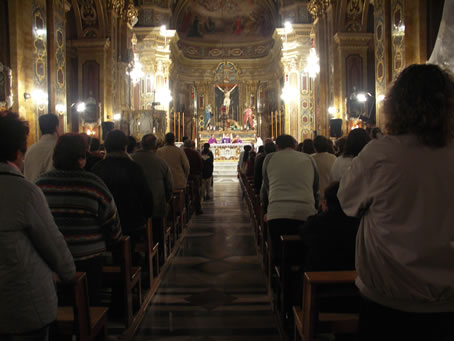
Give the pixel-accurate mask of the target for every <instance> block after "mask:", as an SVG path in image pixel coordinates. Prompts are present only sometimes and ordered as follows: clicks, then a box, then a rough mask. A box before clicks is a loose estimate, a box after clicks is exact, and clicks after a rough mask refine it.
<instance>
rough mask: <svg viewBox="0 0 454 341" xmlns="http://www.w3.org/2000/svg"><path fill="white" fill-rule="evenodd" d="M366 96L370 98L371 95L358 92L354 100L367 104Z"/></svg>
mask: <svg viewBox="0 0 454 341" xmlns="http://www.w3.org/2000/svg"><path fill="white" fill-rule="evenodd" d="M367 96H371V94H369V93H366V92H360V93H359V94H357V95H356V99H357V100H358V102H361V103H364V102H367Z"/></svg>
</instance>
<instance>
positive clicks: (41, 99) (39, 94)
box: [32, 89, 48, 105]
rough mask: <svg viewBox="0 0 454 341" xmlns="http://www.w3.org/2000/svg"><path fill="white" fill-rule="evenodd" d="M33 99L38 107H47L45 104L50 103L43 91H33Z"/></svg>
mask: <svg viewBox="0 0 454 341" xmlns="http://www.w3.org/2000/svg"><path fill="white" fill-rule="evenodd" d="M32 98H33V101H34V102H35V104H37V105H45V104H47V101H48V96H47V93H46V92H44V91H43V90H41V89H35V90H33V92H32Z"/></svg>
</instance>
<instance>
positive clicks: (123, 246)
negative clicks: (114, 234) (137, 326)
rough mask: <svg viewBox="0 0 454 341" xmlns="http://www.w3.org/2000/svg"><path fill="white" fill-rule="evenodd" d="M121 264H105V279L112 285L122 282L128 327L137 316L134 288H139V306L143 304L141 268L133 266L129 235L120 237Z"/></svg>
mask: <svg viewBox="0 0 454 341" xmlns="http://www.w3.org/2000/svg"><path fill="white" fill-rule="evenodd" d="M120 250H121V254H120V266H104V268H103V275H104V277H103V281H104V282H105V283H109V284H111V285H115V284H118V283H121V288H122V292H123V307H124V323H125V326H126V328H128V327H129V326H130V325H131V324H132V323H133V320H134V318H135V316H134V307H133V289H134V288H136V289H137V295H138V301H139V308H138V309H136V310H140V307H141V306H142V285H141V268H140V267H133V266H132V259H131V240H130V237H129V236H123V237H121V239H120Z"/></svg>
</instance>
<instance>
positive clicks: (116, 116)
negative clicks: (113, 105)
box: [113, 113, 121, 121]
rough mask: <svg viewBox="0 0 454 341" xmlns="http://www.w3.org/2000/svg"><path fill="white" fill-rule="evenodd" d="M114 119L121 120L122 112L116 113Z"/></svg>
mask: <svg viewBox="0 0 454 341" xmlns="http://www.w3.org/2000/svg"><path fill="white" fill-rule="evenodd" d="M113 120H114V121H120V120H121V114H120V113H116V114H114V115H113Z"/></svg>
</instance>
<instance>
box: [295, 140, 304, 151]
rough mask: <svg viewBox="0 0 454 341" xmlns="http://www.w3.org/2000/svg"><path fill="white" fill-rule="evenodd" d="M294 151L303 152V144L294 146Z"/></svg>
mask: <svg viewBox="0 0 454 341" xmlns="http://www.w3.org/2000/svg"><path fill="white" fill-rule="evenodd" d="M296 151H297V152H303V142H300V143H298V145H297V146H296Z"/></svg>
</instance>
